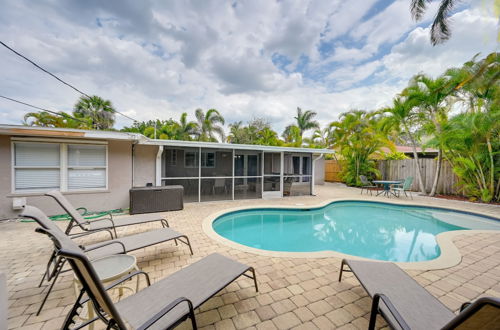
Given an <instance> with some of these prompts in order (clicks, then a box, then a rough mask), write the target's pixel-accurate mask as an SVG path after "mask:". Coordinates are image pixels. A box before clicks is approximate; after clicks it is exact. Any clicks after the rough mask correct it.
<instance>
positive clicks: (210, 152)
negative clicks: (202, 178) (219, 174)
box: [184, 151, 217, 168]
mask: <svg viewBox="0 0 500 330" xmlns="http://www.w3.org/2000/svg"><path fill="white" fill-rule="evenodd" d="M188 153H193V154H195V158H194V161H195V163H196V161H198V163H199V165H200V168H215V166H216V163H217V157H216V153H215V151H202V152H201V153H200V152H198V151H184V167H185V168H196V167H197V166H196V165H193V166H188V165H187V164H186V156H187V154H188ZM203 154H205V155H207V154H213V155H214V165H213V166H207V164H206V161H207V156H205V164H203ZM196 155H199V156H198V157H196Z"/></svg>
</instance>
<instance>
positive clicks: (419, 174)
mask: <svg viewBox="0 0 500 330" xmlns="http://www.w3.org/2000/svg"><path fill="white" fill-rule="evenodd" d="M405 129H406V132H407V133H408V136H409V137H410V140H411V146H412V149H413V162H414V163H415V167H416V169H417V180H418V185H419V187H420V191H421V192H422V194H424V195H427V191H426V190H425V185H424V181H423V180H422V169H421V168H420V163H419V162H418V153H417V144H416V142H415V139H414V138H413V134H411V133H410V129H409V128H408V127H407V126H406V125H405Z"/></svg>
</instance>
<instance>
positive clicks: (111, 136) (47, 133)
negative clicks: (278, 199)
mask: <svg viewBox="0 0 500 330" xmlns="http://www.w3.org/2000/svg"><path fill="white" fill-rule="evenodd" d="M0 135H17V136H36V137H52V138H53V137H57V138H81V139H101V140H128V141H134V142H136V143H137V144H145V145H162V146H171V147H198V148H200V147H201V148H213V149H241V150H261V151H270V152H281V151H283V152H302V153H304V152H306V153H314V154H333V153H335V152H334V151H333V150H331V149H314V148H292V147H273V146H263V145H257V144H231V143H218V142H200V141H180V140H160V139H149V138H147V137H145V136H144V135H142V134H139V133H128V132H117V131H98V130H82V129H71V128H51V127H35V126H22V125H2V124H0Z"/></svg>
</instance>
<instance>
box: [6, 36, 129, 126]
mask: <svg viewBox="0 0 500 330" xmlns="http://www.w3.org/2000/svg"><path fill="white" fill-rule="evenodd" d="M0 44H1V45H2V46H4V47H5V48H7V49H8V50H10V51H11V52H13V53H14V54H16V55H17V56H19V57H21V58H23V59H24V60H26V61H28V62H29V63H31V64H33V65H34V66H35V67H36V68H38V69H40V70H42V71H43V72H45V73H46V74H48V75H50V76H52V77H53V78H55V79H57V80H58V81H59V82H61V83H63V84H65V85H66V86H68V87H70V88H72V89H73V90H75V91H77V92H78V93H80V94H82V95H84V96H86V97H88V98H90V96H89V95H88V94H87V93H84V92H82V91H81V90H79V89H78V88H76V87H75V86H73V85H71V84H70V83H67V82H65V81H64V80H62V79H61V78H59V77H58V76H56V75H55V74H53V73H52V72H50V71H48V70H46V69H44V68H43V67H41V66H40V65H38V64H37V63H35V62H34V61H32V60H30V59H29V58H27V57H26V56H24V55H23V54H21V53H19V52H18V51H16V50H15V49H13V48H11V47H9V46H8V45H6V44H5V43H4V42H3V41H1V40H0ZM44 111H45V110H44ZM113 112H115V113H117V114H119V115H122V116H123V117H125V118H128V119H130V120H133V121H137V120H135V119H134V118H132V117H130V116H128V115H126V114H123V113H121V112H120V111H117V110H114V109H113Z"/></svg>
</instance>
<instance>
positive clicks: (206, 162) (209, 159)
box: [201, 152, 215, 168]
mask: <svg viewBox="0 0 500 330" xmlns="http://www.w3.org/2000/svg"><path fill="white" fill-rule="evenodd" d="M201 167H205V168H207V167H209V168H213V167H215V152H202V153H201Z"/></svg>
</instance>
